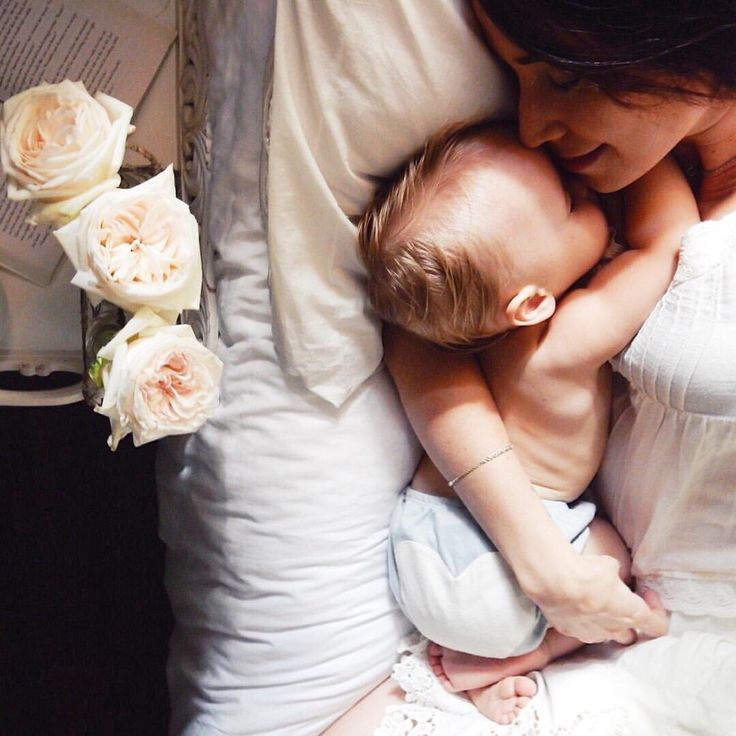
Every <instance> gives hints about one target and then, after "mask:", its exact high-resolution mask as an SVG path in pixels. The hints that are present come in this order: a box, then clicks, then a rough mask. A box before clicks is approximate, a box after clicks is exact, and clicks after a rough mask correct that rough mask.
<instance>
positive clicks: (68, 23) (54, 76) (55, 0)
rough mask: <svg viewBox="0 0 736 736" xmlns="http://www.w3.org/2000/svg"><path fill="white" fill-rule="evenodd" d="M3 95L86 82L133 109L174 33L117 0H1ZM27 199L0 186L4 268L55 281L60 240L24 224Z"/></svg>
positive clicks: (0, 263)
mask: <svg viewBox="0 0 736 736" xmlns="http://www.w3.org/2000/svg"><path fill="white" fill-rule="evenodd" d="M0 28H2V29H3V30H2V35H1V37H0V101H4V100H6V99H7V98H8V97H11V96H12V95H14V94H17V93H18V92H21V91H23V90H24V89H27V88H29V87H32V86H34V85H36V84H40V83H41V82H48V83H54V82H60V81H62V80H63V79H71V80H73V81H78V80H80V81H82V82H84V83H85V85H86V87H87V90H88V91H89V92H90V93H91V94H94V93H95V92H98V91H101V92H106V93H107V94H109V95H112V96H113V97H117V98H118V99H120V100H122V101H123V102H127V103H128V104H129V105H131V106H132V107H135V106H136V105H137V104H138V103H139V102H140V100H141V98H142V97H143V94H144V93H145V91H146V88H147V87H148V85H149V84H150V82H151V80H152V79H153V77H154V75H155V74H156V70H157V69H158V67H159V65H160V64H161V61H162V60H163V58H164V56H165V54H166V52H167V50H168V48H169V46H170V45H171V43H172V42H173V41H174V38H175V35H176V33H175V31H174V30H173V29H171V28H168V27H166V26H164V25H161V24H159V23H157V22H156V21H155V20H153V19H151V18H150V17H148V16H146V15H143V14H142V13H140V12H138V11H137V10H134V9H133V8H131V7H129V6H128V5H126V4H124V3H122V2H119V0H105V2H99V1H98V0H9V2H0ZM29 206H30V205H29V204H28V203H27V202H10V201H9V200H7V199H6V197H5V187H4V186H3V188H2V191H1V192H0V266H1V267H3V268H6V269H9V270H11V271H13V272H15V273H17V274H18V275H20V276H23V277H24V278H27V279H29V280H30V281H33V282H34V283H36V284H39V285H46V284H48V283H49V282H50V281H51V277H52V276H53V273H54V270H55V269H56V267H57V265H58V263H59V261H60V259H61V257H62V250H61V246H59V244H58V243H57V242H56V240H55V238H54V237H53V235H51V233H50V232H49V231H48V230H44V229H43V228H40V227H32V226H29V225H26V224H25V219H26V216H27V212H28V209H29Z"/></svg>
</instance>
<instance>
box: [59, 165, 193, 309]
mask: <svg viewBox="0 0 736 736" xmlns="http://www.w3.org/2000/svg"><path fill="white" fill-rule="evenodd" d="M54 234H55V235H56V237H57V239H58V240H59V242H60V243H61V245H62V247H63V248H64V251H65V252H66V254H67V256H69V259H70V260H71V262H72V263H73V264H74V267H75V268H76V269H77V273H76V275H75V276H74V278H73V279H72V283H73V284H75V285H76V286H79V287H80V288H81V289H84V290H85V291H87V292H88V293H89V294H90V295H91V296H92V297H93V299H94V298H95V297H97V298H98V299H107V300H108V301H110V302H112V303H113V304H117V305H118V306H119V307H122V308H123V309H125V310H126V311H128V312H136V311H137V310H138V309H140V308H141V307H143V306H148V307H150V308H151V309H153V310H154V311H155V312H158V313H160V314H161V315H162V316H164V317H165V318H166V319H167V321H169V322H171V323H173V322H175V321H176V317H177V315H178V314H179V313H180V312H181V311H182V310H183V309H198V308H199V297H200V289H201V285H202V263H201V260H200V254H199V230H198V227H197V221H196V220H195V218H194V216H193V215H192V214H191V212H190V211H189V208H188V207H187V205H186V204H185V203H184V202H182V201H181V200H180V199H177V198H176V193H175V187H174V172H173V169H172V168H171V166H169V167H168V168H167V169H166V170H164V171H162V172H161V173H160V174H158V175H157V176H154V177H153V178H152V179H149V180H148V181H145V182H143V184H139V185H138V186H136V187H132V188H131V189H116V190H114V191H112V192H106V193H105V194H103V195H101V196H100V197H98V198H97V199H96V200H95V201H94V202H92V204H90V205H88V206H87V207H85V208H84V210H83V211H82V212H81V214H80V215H79V217H78V218H77V219H76V220H73V221H72V222H70V223H68V224H67V225H65V226H64V227H63V228H61V229H59V230H56V231H55V233H54Z"/></svg>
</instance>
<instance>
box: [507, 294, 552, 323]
mask: <svg viewBox="0 0 736 736" xmlns="http://www.w3.org/2000/svg"><path fill="white" fill-rule="evenodd" d="M556 307H557V303H556V301H555V298H554V296H552V294H550V293H549V292H548V291H547V290H546V289H543V288H542V287H541V286H534V285H533V284H529V285H527V286H524V287H522V288H521V289H520V290H519V292H518V293H517V294H516V296H515V297H514V298H513V299H512V300H511V301H510V302H509V303H508V305H507V306H506V318H507V319H508V320H509V322H510V323H511V324H512V325H513V326H514V327H529V326H531V325H536V324H539V323H540V322H544V321H545V320H546V319H549V318H550V317H551V316H552V315H553V314H554V313H555V308H556Z"/></svg>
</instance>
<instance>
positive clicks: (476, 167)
mask: <svg viewBox="0 0 736 736" xmlns="http://www.w3.org/2000/svg"><path fill="white" fill-rule="evenodd" d="M608 239H609V236H608V227H607V225H606V221H605V217H604V216H603V213H602V212H601V210H600V208H599V207H598V205H597V204H596V202H595V200H594V198H593V197H592V196H591V195H590V194H589V193H588V191H587V190H586V189H585V187H584V186H583V185H582V184H580V183H579V182H576V181H572V180H570V179H569V178H565V179H563V178H561V176H560V174H559V173H558V172H557V170H556V169H555V167H554V166H553V164H552V162H551V161H550V159H549V158H548V156H547V155H546V154H544V153H542V152H541V151H539V150H529V149H527V148H524V147H523V146H522V145H521V144H520V143H519V141H518V139H517V138H516V136H515V134H514V133H513V129H512V128H511V127H510V126H508V125H505V124H500V123H479V124H474V125H467V126H453V127H451V128H448V129H446V130H444V131H441V132H440V133H438V134H437V135H435V136H433V137H432V138H431V139H430V140H429V141H428V142H427V144H426V145H425V147H424V148H423V150H422V151H421V152H420V153H419V154H417V155H416V156H415V157H414V158H413V159H412V160H411V161H410V162H409V164H408V165H407V166H406V167H405V168H404V169H403V170H402V171H401V172H400V174H399V175H398V177H397V178H396V179H395V180H394V181H392V182H390V183H389V184H388V185H387V186H385V187H384V188H382V189H381V190H380V191H379V192H378V193H377V195H376V198H375V200H374V202H373V204H372V205H371V207H370V208H369V209H368V211H367V212H366V213H365V215H364V216H363V218H362V221H361V224H360V230H359V244H360V253H361V257H362V259H363V262H364V263H365V265H366V267H367V269H368V275H369V285H368V289H369V296H370V300H371V303H372V305H373V307H374V308H375V309H376V311H377V312H378V314H379V315H380V316H381V317H382V318H383V319H384V320H386V321H387V322H391V323H393V324H396V325H399V326H400V327H403V328H404V329H406V330H408V331H410V332H413V333H414V334H416V335H419V336H420V337H423V338H425V339H427V340H430V341H431V342H435V343H438V344H441V345H445V346H452V347H472V346H474V345H477V344H482V343H483V342H484V341H487V340H489V339H490V338H492V337H493V336H494V335H496V334H499V333H502V332H505V331H506V330H509V329H511V328H514V327H520V326H524V325H531V324H536V323H538V322H540V321H542V320H544V319H548V318H549V317H550V316H551V315H552V313H553V312H554V309H555V297H558V296H560V295H561V294H562V293H564V292H565V291H566V290H567V289H568V288H570V286H572V284H574V283H575V282H576V281H577V280H578V279H579V278H580V277H581V276H583V275H584V274H585V273H587V272H588V271H589V270H590V269H591V268H592V267H593V266H594V265H595V264H596V263H597V262H598V261H599V260H600V258H601V256H602V255H603V252H604V250H605V248H606V245H607V244H608Z"/></svg>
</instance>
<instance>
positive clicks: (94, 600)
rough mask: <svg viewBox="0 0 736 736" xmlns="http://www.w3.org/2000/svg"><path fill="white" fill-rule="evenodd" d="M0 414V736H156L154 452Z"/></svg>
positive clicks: (95, 421) (159, 602) (61, 414)
mask: <svg viewBox="0 0 736 736" xmlns="http://www.w3.org/2000/svg"><path fill="white" fill-rule="evenodd" d="M108 427H109V425H108V422H107V420H106V419H105V418H103V417H100V416H98V415H95V414H94V413H93V412H92V411H91V410H90V409H89V408H88V407H86V406H84V405H82V404H75V405H71V406H66V407H58V408H43V409H35V408H34V409H28V408H9V407H0V500H1V504H2V506H1V508H0V555H1V556H0V565H1V567H0V569H1V570H2V573H1V574H0V734H1V735H2V736H16V734H17V735H18V736H35V735H36V734H38V735H39V736H56V735H57V734H58V735H60V736H61V735H63V736H66V735H67V734H69V735H70V736H86V735H87V734H89V735H90V736H158V735H160V736H163V735H164V734H165V733H166V722H167V719H168V695H167V690H166V681H165V659H166V649H167V640H168V636H169V634H170V630H171V614H170V610H169V607H168V602H167V600H166V596H165V593H164V589H163V581H162V577H163V548H162V544H161V543H160V541H159V539H158V536H157V509H156V494H155V485H154V450H155V447H154V446H153V445H148V446H143V447H139V448H134V447H133V445H132V442H131V441H130V438H127V439H126V440H124V441H123V442H122V443H121V446H120V447H119V449H118V451H117V452H115V453H112V452H110V450H109V449H108V447H107V445H106V442H105V440H106V438H107V435H108Z"/></svg>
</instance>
